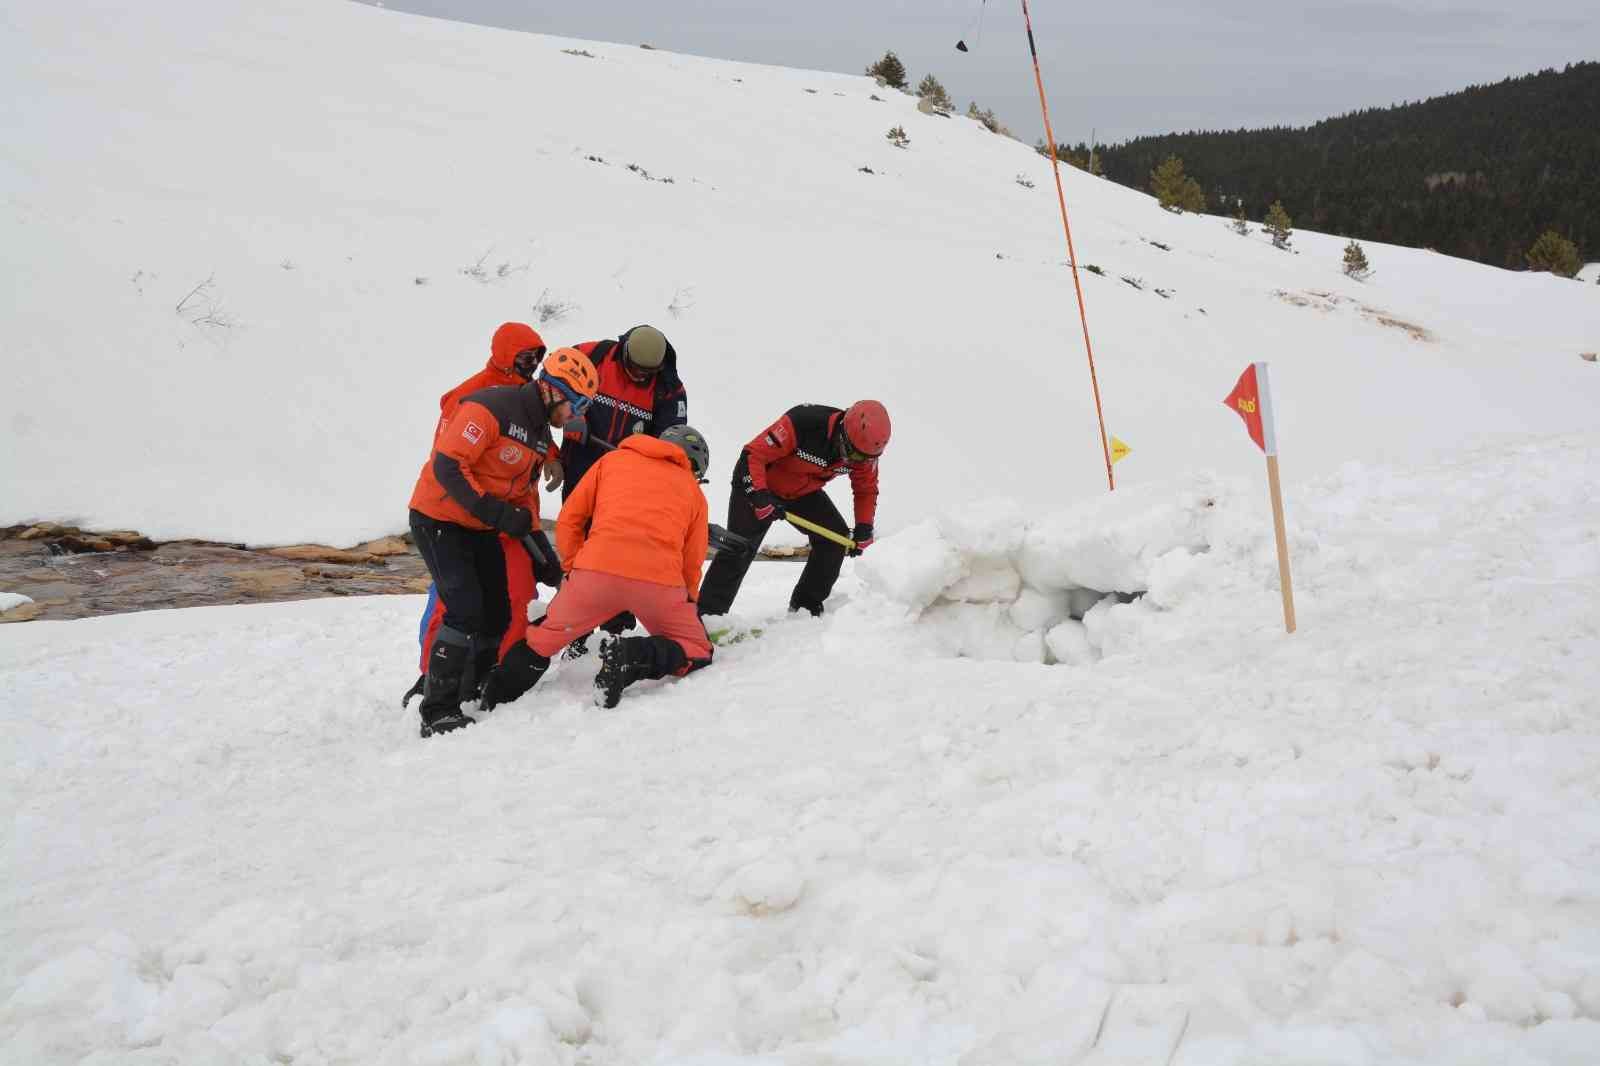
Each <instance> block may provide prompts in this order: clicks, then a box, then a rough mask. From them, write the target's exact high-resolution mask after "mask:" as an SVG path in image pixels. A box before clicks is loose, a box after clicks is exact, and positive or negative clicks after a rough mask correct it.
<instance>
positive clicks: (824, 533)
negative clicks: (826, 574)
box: [783, 512, 856, 552]
mask: <svg viewBox="0 0 1600 1066" xmlns="http://www.w3.org/2000/svg"><path fill="white" fill-rule="evenodd" d="M783 517H785V518H787V519H788V520H789V524H790V525H791V526H794V527H795V528H796V529H802V530H805V531H806V532H807V533H815V534H816V535H817V536H819V537H821V538H822V539H824V540H831V541H833V542H834V543H835V544H838V545H841V546H843V548H844V550H845V551H851V552H853V551H855V550H856V542H855V541H853V540H851V539H850V538H849V537H847V536H845V535H844V534H843V533H835V532H834V531H833V530H831V529H829V528H828V527H827V526H819V525H817V524H816V523H815V522H813V521H811V520H810V519H808V518H801V517H800V516H799V515H797V514H789V513H788V512H784V516H783Z"/></svg>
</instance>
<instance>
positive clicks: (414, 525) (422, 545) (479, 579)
mask: <svg viewBox="0 0 1600 1066" xmlns="http://www.w3.org/2000/svg"><path fill="white" fill-rule="evenodd" d="M411 536H412V537H413V538H415V540H416V542H417V554H418V555H420V556H422V561H423V563H425V564H426V565H427V567H428V573H430V574H432V575H433V583H434V584H435V585H437V586H438V587H439V600H440V602H441V603H443V604H444V619H443V624H444V625H445V626H448V627H449V628H451V629H454V630H455V631H456V632H458V633H462V634H465V635H466V636H468V637H470V638H471V639H472V643H473V646H474V649H475V650H476V649H483V648H487V649H489V650H490V651H497V650H498V648H499V644H500V637H501V635H502V634H504V633H505V631H506V627H508V626H509V625H510V624H511V597H510V594H509V593H508V592H507V591H506V558H505V554H504V553H503V552H502V551H501V550H500V534H499V533H497V532H495V531H494V530H492V529H468V528H467V527H465V526H458V525H456V524H455V523H454V522H441V521H439V520H438V519H436V518H429V517H428V516H427V515H425V514H422V513H421V512H419V511H412V512H411ZM490 665H493V660H492V659H491V660H490Z"/></svg>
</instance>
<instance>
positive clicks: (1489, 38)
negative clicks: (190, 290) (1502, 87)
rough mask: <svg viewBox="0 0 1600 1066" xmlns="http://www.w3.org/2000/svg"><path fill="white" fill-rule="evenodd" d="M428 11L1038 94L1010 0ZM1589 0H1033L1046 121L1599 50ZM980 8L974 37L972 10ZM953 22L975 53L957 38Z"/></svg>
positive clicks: (1113, 122)
mask: <svg viewBox="0 0 1600 1066" xmlns="http://www.w3.org/2000/svg"><path fill="white" fill-rule="evenodd" d="M387 6H389V7H391V8H395V9H399V10H404V11H415V12H419V13H422V14H427V15H435V16H440V17H444V18H453V19H460V20H462V21H466V22H479V23H484V24H486V25H491V26H506V27H511V28H515V29H524V30H532V31H534V32H538V33H552V34H558V35H561V36H567V37H584V38H589V39H592V40H599V41H618V42H623V43H628V44H638V43H641V42H648V43H650V44H653V45H656V46H657V47H660V48H664V49H669V50H671V51H675V52H687V53H690V54H694V55H705V56H717V57H720V58H724V59H740V60H746V61H749V62H754V63H776V64H782V65H785V66H794V67H807V68H812V69H818V70H834V71H844V72H847V73H859V72H860V71H861V70H862V69H863V68H864V67H865V66H866V65H867V64H868V63H870V62H872V61H873V60H874V59H876V58H878V57H879V56H880V55H882V54H883V51H884V49H886V48H892V49H894V51H895V52H896V53H897V54H898V55H899V56H900V58H901V60H902V61H904V63H905V65H906V68H907V70H908V71H910V73H911V77H912V79H913V82H915V80H917V79H920V78H921V76H922V75H923V74H925V73H927V72H929V71H931V72H932V73H934V74H935V75H937V76H938V77H939V79H940V80H941V81H943V82H944V84H945V87H946V88H947V89H948V90H949V91H950V95H951V96H952V97H954V98H955V100H956V102H957V103H958V105H959V106H961V107H962V108H965V107H966V104H967V102H968V101H969V100H977V101H978V102H979V103H980V104H981V105H983V106H985V107H992V108H994V109H995V111H996V112H998V113H999V115H1000V117H1001V118H1002V119H1003V120H1004V121H1005V122H1006V124H1007V125H1009V126H1011V127H1012V128H1013V129H1014V130H1016V131H1017V132H1018V133H1019V134H1021V135H1023V136H1025V137H1026V138H1027V139H1029V140H1032V139H1033V138H1035V137H1037V136H1040V135H1041V134H1042V131H1043V126H1042V125H1041V123H1040V121H1039V109H1038V97H1037V95H1036V93H1035V90H1034V86H1033V74H1032V70H1031V68H1030V67H1029V65H1028V44H1027V37H1026V34H1025V33H1024V31H1023V25H1022V14H1021V5H1020V3H1019V2H1017V0H988V2H987V4H984V3H983V2H982V0H915V2H912V0H790V2H788V3H775V2H767V3H752V2H748V0H744V2H741V0H387ZM1596 7H1597V4H1596V2H1595V0H1521V2H1520V3H1515V4H1507V3H1504V2H1503V0H1502V3H1500V4H1497V5H1495V6H1489V5H1488V4H1487V3H1485V2H1483V0H1397V2H1385V0H1357V2H1352V3H1343V4H1340V3H1328V2H1322V3H1317V2H1308V0H1223V2H1222V3H1221V4H1220V5H1218V4H1206V3H1196V2H1194V0H1111V2H1107V3H1101V4H1085V3H1082V2H1077V3H1065V2H1063V0H1033V2H1032V3H1031V4H1030V9H1031V10H1032V12H1033V20H1034V24H1033V27H1034V36H1035V38H1036V39H1037V41H1038V44H1039V54H1040V59H1041V60H1042V62H1043V69H1044V80H1045V89H1046V91H1047V92H1048V93H1049V96H1050V113H1051V120H1052V123H1053V125H1054V126H1055V131H1056V136H1057V138H1058V139H1059V140H1062V141H1066V142H1077V141H1080V140H1083V141H1087V140H1088V139H1089V136H1090V132H1091V130H1092V129H1098V131H1099V139H1100V140H1101V141H1102V142H1105V141H1116V140H1123V139H1126V138H1129V137H1136V136H1139V135H1141V134H1147V133H1166V132H1169V131H1173V130H1189V129H1234V128H1237V127H1241V126H1243V127H1255V126H1271V125H1304V124H1306V123H1309V122H1314V121H1316V120H1317V119H1319V118H1327V117H1330V116H1333V115H1337V114H1342V113H1344V112H1346V111H1353V110H1357V109H1359V108H1363V107H1373V106H1382V105H1386V104H1391V103H1398V102H1401V101H1405V100H1420V99H1423V98H1425V97H1428V96H1437V95H1439V94H1441V93H1446V92H1450V91H1452V90H1456V89H1461V88H1465V87H1466V86H1468V85H1471V84H1475V83H1483V82H1491V81H1499V80H1500V79H1502V78H1505V77H1508V76H1510V75H1514V74H1526V73H1531V72H1533V71H1535V70H1538V69H1540V68H1543V67H1559V66H1563V65H1565V64H1567V63H1570V62H1577V61H1579V60H1593V59H1600V18H1597V17H1596V15H1595V10H1596ZM980 9H982V10H983V25H982V39H981V42H980V41H979V39H978V36H977V25H976V22H977V18H978V15H979V12H980ZM962 37H965V38H966V41H967V44H968V46H969V47H971V48H972V51H971V52H969V53H967V54H962V53H959V52H957V51H956V50H955V47H954V46H955V42H956V40H957V39H958V38H962Z"/></svg>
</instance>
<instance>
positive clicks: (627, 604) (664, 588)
mask: <svg viewBox="0 0 1600 1066" xmlns="http://www.w3.org/2000/svg"><path fill="white" fill-rule="evenodd" d="M623 611H631V612H633V616H634V617H635V618H637V619H638V620H639V624H640V625H642V626H644V628H645V632H647V633H649V634H650V635H651V636H652V637H666V638H668V639H669V640H672V641H674V642H676V643H677V645H678V646H679V647H681V648H682V649H683V653H684V655H686V656H688V658H689V661H690V662H691V663H693V662H694V661H696V660H701V661H704V660H707V659H710V658H711V641H709V640H707V639H706V627H705V626H704V625H702V624H701V623H700V615H699V614H698V613H697V612H696V611H695V607H694V601H693V600H691V599H689V593H688V591H687V590H686V589H685V588H684V587H683V586H682V585H658V584H656V583H655V582H653V581H640V580H638V579H637V578H631V577H618V576H617V575H616V574H607V573H603V572H601V571H599V570H574V571H572V573H570V574H568V575H567V579H566V581H564V582H562V585H561V590H560V591H559V592H557V593H556V598H555V599H553V600H551V601H550V610H549V611H548V612H547V613H546V614H545V616H544V619H543V620H542V621H541V622H540V623H539V624H538V625H537V626H534V627H532V628H530V629H529V630H528V646H529V647H531V648H532V649H533V650H534V651H536V652H538V653H539V654H540V655H543V656H544V657H545V658H547V659H548V658H549V657H551V656H552V655H554V654H555V653H556V652H558V651H560V650H561V649H562V648H564V647H566V646H567V645H568V644H570V643H572V642H573V641H574V640H577V639H578V638H579V637H581V636H584V635H585V634H587V633H589V632H591V631H592V630H593V629H594V628H595V627H597V626H598V625H599V624H600V623H601V622H605V621H607V620H609V619H611V618H613V617H615V616H616V615H618V614H621V613H622V612H623Z"/></svg>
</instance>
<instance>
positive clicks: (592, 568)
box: [484, 426, 711, 707]
mask: <svg viewBox="0 0 1600 1066" xmlns="http://www.w3.org/2000/svg"><path fill="white" fill-rule="evenodd" d="M710 462H711V452H710V449H709V448H708V447H707V445H706V442H705V438H704V437H702V436H700V434H699V433H697V432H695V431H694V430H693V429H691V428H689V427H688V426H673V427H671V428H670V429H667V430H666V431H664V432H663V433H662V434H661V436H660V438H659V439H658V438H655V437H647V436H644V435H642V434H639V435H635V436H631V437H628V438H626V439H625V440H623V442H622V443H621V444H620V445H619V446H618V447H617V450H616V451H614V452H611V453H608V454H607V455H605V456H604V457H603V458H601V459H600V461H599V462H597V463H595V464H594V466H593V467H592V468H590V470H589V471H588V473H586V474H585V475H584V476H583V479H582V480H581V481H579V482H578V487H577V489H576V490H574V491H573V493H572V495H571V496H569V497H568V498H567V502H566V504H565V505H564V506H563V507H562V508H561V516H560V517H559V518H558V519H556V548H557V551H559V552H560V554H561V559H562V565H563V566H564V567H565V568H566V570H567V580H566V581H565V582H564V583H563V584H562V586H561V591H560V592H558V593H556V597H555V599H554V600H552V601H551V602H550V610H549V612H548V613H546V614H545V616H544V620H543V621H541V622H540V623H539V624H538V625H537V626H535V627H534V628H532V629H530V630H529V631H528V637H527V640H526V642H525V643H523V644H519V645H517V646H516V647H514V648H512V649H511V650H510V651H509V652H507V653H506V656H505V658H504V659H503V660H501V662H500V665H499V666H498V667H497V668H496V669H495V671H494V673H492V674H490V675H489V682H488V684H487V685H485V686H484V700H485V701H486V703H487V705H488V706H493V705H494V704H496V703H509V702H510V701H511V700H514V699H516V698H517V697H519V696H521V695H522V694H523V693H524V692H527V691H528V689H530V688H532V687H533V686H534V684H535V683H537V682H538V680H539V678H541V677H543V676H544V673H545V671H546V670H548V669H549V668H550V656H552V655H554V654H555V653H556V652H558V651H560V650H561V649H562V648H563V647H565V646H566V645H567V643H568V642H570V641H572V640H575V639H577V638H578V637H580V636H583V635H584V634H587V633H588V632H589V631H590V630H592V629H594V627H595V626H597V625H599V624H600V623H601V622H604V621H605V620H606V619H608V618H612V617H614V616H615V615H617V614H618V613H619V612H622V611H629V612H632V614H633V615H634V616H635V617H636V618H638V620H639V624H640V625H642V626H644V628H645V630H646V631H647V632H648V633H650V636H648V637H619V638H618V639H616V640H610V641H607V642H606V643H605V646H604V647H603V648H602V649H601V652H600V659H601V666H600V673H599V674H598V675H597V676H596V677H595V680H594V684H595V688H596V689H598V690H599V696H600V698H601V702H603V704H604V705H605V706H607V707H615V706H616V705H617V702H618V701H619V700H620V699H621V698H622V690H623V689H625V688H627V687H628V686H629V685H631V684H633V683H634V682H635V681H644V680H650V679H654V678H659V677H666V676H668V675H669V674H671V675H677V676H682V675H683V674H686V673H688V672H689V671H691V670H697V669H699V668H700V667H702V666H706V665H708V664H709V663H710V662H711V641H710V640H708V639H707V638H706V630H705V626H703V625H701V624H700V617H699V615H698V614H696V613H695V605H694V601H695V597H696V595H697V594H698V592H699V590H700V566H701V564H702V563H703V562H704V561H705V557H706V545H707V542H708V540H709V537H710V530H709V527H708V525H707V519H708V517H709V516H708V515H707V509H706V499H705V495H704V494H703V493H702V492H701V491H700V484H699V481H700V477H701V476H702V475H704V473H705V471H706V467H707V466H709V465H710Z"/></svg>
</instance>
